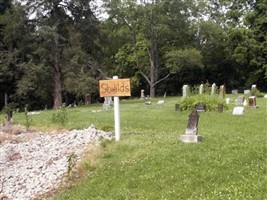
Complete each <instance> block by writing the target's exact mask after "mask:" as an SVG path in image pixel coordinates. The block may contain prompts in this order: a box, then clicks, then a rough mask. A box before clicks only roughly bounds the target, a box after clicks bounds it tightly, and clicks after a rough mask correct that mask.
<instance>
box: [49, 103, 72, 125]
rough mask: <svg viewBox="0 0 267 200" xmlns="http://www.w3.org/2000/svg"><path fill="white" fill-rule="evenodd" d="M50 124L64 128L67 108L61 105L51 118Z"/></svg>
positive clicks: (66, 120) (66, 119)
mask: <svg viewBox="0 0 267 200" xmlns="http://www.w3.org/2000/svg"><path fill="white" fill-rule="evenodd" d="M52 122H53V123H57V124H60V125H62V126H65V125H66V124H67V122H68V112H67V108H66V107H65V106H64V105H63V106H62V107H61V108H60V109H59V110H57V111H56V112H55V113H54V114H53V116H52Z"/></svg>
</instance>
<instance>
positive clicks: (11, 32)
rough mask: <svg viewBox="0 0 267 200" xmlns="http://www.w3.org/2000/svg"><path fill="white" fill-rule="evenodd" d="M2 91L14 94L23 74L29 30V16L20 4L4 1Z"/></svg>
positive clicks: (0, 43)
mask: <svg viewBox="0 0 267 200" xmlns="http://www.w3.org/2000/svg"><path fill="white" fill-rule="evenodd" d="M0 8H1V15H0V27H1V29H0V36H1V37H0V83H1V84H0V85H1V86H0V91H1V92H3V93H4V94H5V104H7V103H8V102H7V97H8V96H9V97H11V95H13V96H14V93H15V90H16V85H17V81H18V80H19V78H20V76H21V66H20V63H21V62H24V61H25V59H26V51H27V45H25V44H27V41H28V31H29V29H30V26H28V24H27V17H26V13H25V11H24V9H23V8H22V7H21V5H20V4H16V3H15V4H11V2H9V1H4V3H1V4H0Z"/></svg>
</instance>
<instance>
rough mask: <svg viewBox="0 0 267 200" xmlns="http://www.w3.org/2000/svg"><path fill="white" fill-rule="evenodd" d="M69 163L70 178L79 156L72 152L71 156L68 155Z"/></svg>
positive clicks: (68, 174) (68, 172)
mask: <svg viewBox="0 0 267 200" xmlns="http://www.w3.org/2000/svg"><path fill="white" fill-rule="evenodd" d="M67 162H68V170H67V176H68V177H70V176H71V173H72V172H73V168H74V167H75V164H76V162H77V155H76V154H75V153H73V152H72V153H71V154H70V155H68V158H67Z"/></svg>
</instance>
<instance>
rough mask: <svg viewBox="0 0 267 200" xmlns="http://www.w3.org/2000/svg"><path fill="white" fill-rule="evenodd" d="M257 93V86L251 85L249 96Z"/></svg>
mask: <svg viewBox="0 0 267 200" xmlns="http://www.w3.org/2000/svg"><path fill="white" fill-rule="evenodd" d="M256 93H257V86H256V85H252V86H251V90H250V95H251V96H255V95H256Z"/></svg>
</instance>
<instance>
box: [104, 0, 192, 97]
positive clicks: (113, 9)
mask: <svg viewBox="0 0 267 200" xmlns="http://www.w3.org/2000/svg"><path fill="white" fill-rule="evenodd" d="M106 2H107V3H106V6H107V7H108V13H109V15H110V18H109V20H110V21H112V22H113V23H114V24H115V25H114V26H115V27H119V28H118V30H117V31H123V32H124V33H126V34H127V33H128V34H127V35H126V36H125V37H126V38H129V39H128V42H127V44H125V45H123V46H122V47H121V49H120V50H119V51H118V54H117V56H116V58H117V61H122V60H123V59H122V55H125V56H126V57H125V60H127V61H129V62H130V63H131V65H129V66H128V68H132V67H131V66H132V64H134V69H135V71H136V73H139V74H140V75H141V76H142V77H143V78H144V79H145V80H146V82H147V83H148V84H149V86H150V96H151V97H154V96H155V87H156V85H157V84H159V83H160V82H161V81H163V80H165V79H167V78H168V77H169V76H170V75H171V73H170V71H169V70H168V68H166V66H165V64H164V62H165V61H164V57H163V55H164V54H165V51H169V50H172V48H173V47H174V48H182V47H184V46H185V45H186V42H187V41H190V34H191V33H190V31H189V32H188V31H187V30H188V29H189V27H190V22H189V21H188V17H189V16H191V15H192V12H193V10H194V9H193V4H187V3H185V2H182V1H173V0H168V1H159V0H158V1H150V2H149V3H148V2H145V1H142V2H141V3H140V4H138V3H137V2H136V1H133V0H128V1H115V0H111V1H106ZM190 6H191V7H190ZM125 28H126V29H125ZM176 31H177V32H176ZM183 36H185V37H183ZM130 49H131V50H130ZM124 50H127V51H128V50H130V52H129V53H131V56H130V55H128V56H127V53H122V52H123V51H124ZM132 58H134V61H133V60H132ZM129 62H128V63H129ZM130 63H129V64H130ZM127 71H129V70H127Z"/></svg>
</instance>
